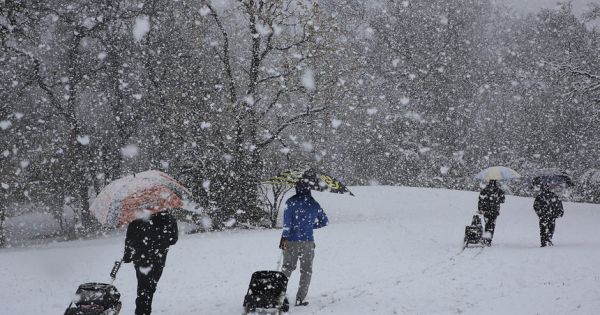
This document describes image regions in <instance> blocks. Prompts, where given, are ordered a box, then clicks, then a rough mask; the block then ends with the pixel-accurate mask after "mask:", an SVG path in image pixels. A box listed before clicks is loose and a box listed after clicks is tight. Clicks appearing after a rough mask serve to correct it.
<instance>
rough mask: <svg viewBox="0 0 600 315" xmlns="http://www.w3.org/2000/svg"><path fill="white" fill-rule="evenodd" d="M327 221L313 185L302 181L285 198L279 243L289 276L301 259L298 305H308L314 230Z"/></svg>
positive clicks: (285, 269)
mask: <svg viewBox="0 0 600 315" xmlns="http://www.w3.org/2000/svg"><path fill="white" fill-rule="evenodd" d="M328 222H329V219H328V218H327V215H326V214H325V212H324V211H323V209H322V208H321V206H320V205H319V203H318V202H317V201H316V200H315V199H314V198H313V197H312V195H311V193H310V184H309V183H307V182H303V181H301V182H300V183H299V184H298V185H296V194H295V195H294V196H292V197H290V198H289V199H288V200H287V201H286V208H285V210H284V212H283V233H282V235H281V241H280V242H279V248H281V249H282V250H283V267H282V272H283V273H284V274H285V275H286V277H288V279H289V277H290V276H291V275H292V271H294V270H295V269H296V264H297V263H298V260H300V286H299V287H298V292H297V294H296V304H295V305H296V306H304V305H307V304H308V302H307V301H306V295H307V293H308V287H309V285H310V280H311V277H312V265H313V259H314V257H315V241H314V237H313V229H318V228H321V227H324V226H326V225H327V223H328Z"/></svg>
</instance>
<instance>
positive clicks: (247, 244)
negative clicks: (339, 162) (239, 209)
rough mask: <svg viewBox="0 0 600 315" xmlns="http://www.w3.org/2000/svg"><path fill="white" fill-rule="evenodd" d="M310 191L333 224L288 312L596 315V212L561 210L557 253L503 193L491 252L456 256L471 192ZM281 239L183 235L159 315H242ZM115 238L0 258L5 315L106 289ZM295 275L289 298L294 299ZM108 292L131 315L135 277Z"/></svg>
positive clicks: (568, 206)
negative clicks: (87, 285) (299, 302)
mask: <svg viewBox="0 0 600 315" xmlns="http://www.w3.org/2000/svg"><path fill="white" fill-rule="evenodd" d="M353 191H354V192H355V193H356V197H350V196H347V195H335V194H330V193H314V195H315V197H316V199H317V200H319V201H320V202H321V204H322V206H323V207H324V208H325V209H326V211H327V213H328V215H329V218H330V226H329V227H327V228H324V229H321V230H318V231H317V232H316V233H315V237H316V242H317V248H316V258H315V262H314V276H313V282H312V285H311V290H310V292H309V296H308V299H309V301H310V305H309V306H307V307H292V308H291V311H290V313H293V314H598V310H600V268H599V266H600V236H599V235H598V234H599V232H598V231H599V229H598V224H599V223H600V222H599V221H600V206H599V205H590V204H574V203H565V216H564V218H562V219H559V221H558V223H557V230H556V234H555V237H554V244H555V246H554V247H547V248H540V247H539V236H538V226H537V217H536V216H535V214H534V212H533V210H532V203H533V200H532V199H531V198H518V197H512V196H508V197H507V200H506V203H505V204H504V205H503V206H502V210H501V215H500V217H499V218H498V221H497V229H496V235H495V239H494V246H493V247H491V248H486V249H483V250H480V249H476V248H474V249H467V250H465V251H464V252H461V251H460V249H461V246H462V238H463V232H464V226H465V225H466V224H467V223H469V222H470V218H471V215H472V214H473V213H474V211H475V208H476V199H477V194H476V193H473V192H460V191H449V190H437V189H420V188H402V187H381V186H374V187H355V188H353ZM279 236H280V231H274V230H269V231H233V232H221V233H208V234H196V235H188V236H182V237H181V238H180V241H179V243H178V244H177V245H175V246H174V247H172V249H171V252H170V253H169V257H168V260H167V267H166V268H165V271H164V273H163V277H162V279H161V281H160V283H159V286H158V291H157V293H156V295H155V302H154V313H155V314H169V315H178V314H190V315H191V314H209V315H212V314H215V315H217V314H240V313H241V311H242V306H241V304H242V299H243V296H244V294H245V292H246V289H247V286H248V282H249V280H250V275H251V274H252V272H253V271H256V270H262V269H273V268H275V267H276V262H277V259H278V257H279V250H278V249H277V245H278V242H279ZM122 247H123V236H112V237H109V238H106V239H101V240H93V241H77V242H67V243H56V244H51V245H46V246H42V247H35V248H13V249H4V250H0V283H1V286H0V301H2V313H3V314H23V315H26V314H62V312H64V309H65V308H66V306H67V305H68V302H69V300H70V298H71V296H72V295H73V293H74V291H75V289H76V288H77V286H78V285H79V284H80V283H83V282H90V281H108V280H109V277H108V273H109V271H110V268H111V267H112V263H113V261H114V260H116V259H118V258H120V256H121V251H122ZM297 282H298V274H297V272H295V273H294V275H293V276H292V279H291V282H290V287H289V291H288V292H290V293H291V294H295V290H296V288H297ZM115 284H116V286H117V287H118V288H119V290H120V291H121V294H122V301H123V307H124V308H123V311H122V314H133V309H134V299H135V285H136V281H135V274H134V271H133V267H132V266H131V265H125V266H124V267H123V268H122V269H121V272H120V274H119V276H118V279H117V281H116V283H115Z"/></svg>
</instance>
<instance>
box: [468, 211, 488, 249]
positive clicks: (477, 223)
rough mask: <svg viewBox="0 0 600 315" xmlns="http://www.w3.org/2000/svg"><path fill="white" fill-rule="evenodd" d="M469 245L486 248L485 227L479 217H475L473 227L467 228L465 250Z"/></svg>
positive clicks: (472, 222)
mask: <svg viewBox="0 0 600 315" xmlns="http://www.w3.org/2000/svg"><path fill="white" fill-rule="evenodd" d="M469 245H476V246H478V247H480V246H484V239H483V225H482V223H481V217H480V216H479V215H473V219H472V220H471V225H467V226H465V239H464V241H463V249H465V248H467V247H469Z"/></svg>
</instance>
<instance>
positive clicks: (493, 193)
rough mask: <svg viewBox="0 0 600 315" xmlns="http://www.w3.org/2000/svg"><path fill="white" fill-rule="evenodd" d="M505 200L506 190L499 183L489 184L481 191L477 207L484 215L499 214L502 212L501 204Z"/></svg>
mask: <svg viewBox="0 0 600 315" xmlns="http://www.w3.org/2000/svg"><path fill="white" fill-rule="evenodd" d="M503 202H504V191H502V189H500V188H498V186H497V185H492V184H489V185H487V186H485V188H484V189H483V190H481V192H480V193H479V202H478V203H477V209H478V210H479V211H481V212H483V214H484V215H488V216H497V215H499V214H500V204H501V203H503Z"/></svg>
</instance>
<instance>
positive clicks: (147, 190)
mask: <svg viewBox="0 0 600 315" xmlns="http://www.w3.org/2000/svg"><path fill="white" fill-rule="evenodd" d="M191 195H192V194H191V192H190V191H189V190H188V189H187V188H185V187H184V186H183V185H181V184H179V183H178V182H177V181H176V180H175V179H173V178H171V177H170V176H169V175H167V174H165V173H163V172H159V171H154V170H152V171H146V172H142V173H137V174H135V175H130V176H126V177H122V178H119V179H117V180H115V181H112V182H111V183H110V184H108V185H107V186H106V187H104V188H103V189H102V191H100V193H99V194H98V196H96V198H95V199H94V201H93V202H92V204H91V205H90V213H92V215H94V217H96V219H98V221H99V222H100V223H102V224H103V225H106V226H116V227H121V226H123V225H126V224H128V223H130V222H131V221H133V220H135V219H139V218H143V217H147V216H149V215H150V214H153V213H156V212H160V211H165V210H169V209H173V208H182V207H183V199H189V198H191Z"/></svg>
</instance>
